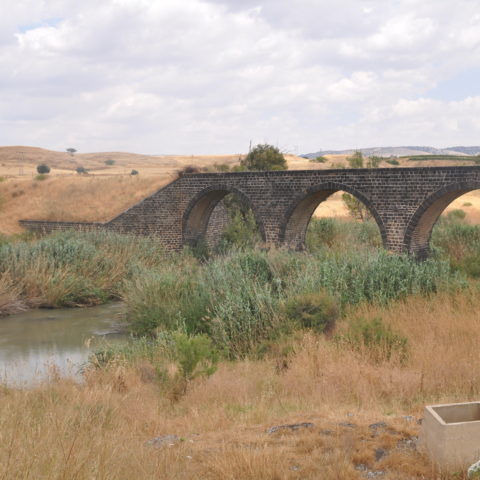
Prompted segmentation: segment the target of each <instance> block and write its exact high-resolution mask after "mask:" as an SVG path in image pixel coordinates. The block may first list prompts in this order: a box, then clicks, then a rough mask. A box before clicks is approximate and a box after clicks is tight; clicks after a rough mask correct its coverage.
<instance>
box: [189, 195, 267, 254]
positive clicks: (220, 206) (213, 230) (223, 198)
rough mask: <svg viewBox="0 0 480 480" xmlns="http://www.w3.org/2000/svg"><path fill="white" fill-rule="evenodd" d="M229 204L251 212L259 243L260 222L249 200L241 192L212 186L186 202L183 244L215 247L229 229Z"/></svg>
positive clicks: (230, 207) (260, 233)
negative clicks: (187, 204) (187, 203)
mask: <svg viewBox="0 0 480 480" xmlns="http://www.w3.org/2000/svg"><path fill="white" fill-rule="evenodd" d="M232 204H236V205H241V206H243V207H244V208H245V209H246V210H249V211H251V212H252V215H253V217H254V223H255V228H257V229H258V234H259V236H260V237H261V240H262V241H264V240H265V231H264V227H263V222H262V220H261V218H260V217H259V215H258V214H257V213H256V211H255V209H254V207H253V205H252V203H251V202H250V200H249V198H248V197H247V196H246V195H245V194H244V193H243V192H241V191H240V190H238V189H236V188H232V187H227V186H215V187H210V188H207V189H205V190H202V191H201V192H200V193H198V194H197V195H196V196H195V197H194V198H193V199H192V200H191V201H190V203H189V206H188V207H187V209H186V210H185V214H184V217H183V226H182V227H183V228H182V231H183V235H182V237H183V245H189V246H193V247H195V246H198V245H200V244H202V243H203V244H204V245H207V246H209V247H213V246H215V245H216V244H217V243H218V241H219V240H220V238H221V236H222V234H223V233H224V231H225V229H226V228H227V227H228V226H229V224H230V222H231V220H232V218H231V209H232Z"/></svg>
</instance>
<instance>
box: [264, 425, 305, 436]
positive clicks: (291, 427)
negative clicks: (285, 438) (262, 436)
mask: <svg viewBox="0 0 480 480" xmlns="http://www.w3.org/2000/svg"><path fill="white" fill-rule="evenodd" d="M313 426H314V425H313V423H309V422H303V423H292V424H290V425H278V426H276V427H270V428H269V429H268V430H267V433H268V434H271V433H275V432H278V431H279V430H299V429H300V428H312V427H313Z"/></svg>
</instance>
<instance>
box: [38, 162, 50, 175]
mask: <svg viewBox="0 0 480 480" xmlns="http://www.w3.org/2000/svg"><path fill="white" fill-rule="evenodd" d="M37 172H38V173H39V174H46V173H50V167H49V166H48V165H47V164H45V163H41V164H40V165H37Z"/></svg>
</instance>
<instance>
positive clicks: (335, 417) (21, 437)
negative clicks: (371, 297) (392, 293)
mask: <svg viewBox="0 0 480 480" xmlns="http://www.w3.org/2000/svg"><path fill="white" fill-rule="evenodd" d="M476 298H477V296H476V294H475V293H472V292H466V293H464V294H461V295H457V296H450V295H448V294H439V295H438V296H433V297H432V298H430V299H428V298H420V297H410V298H409V299H407V300H405V301H402V302H398V303H396V304H394V305H393V306H391V307H390V308H380V307H364V308H363V309H362V310H360V311H359V312H356V314H358V315H363V316H364V317H366V318H374V317H377V316H381V317H382V318H383V319H384V321H385V322H386V323H387V324H389V325H392V326H393V327H394V328H395V331H397V332H399V333H401V334H402V335H405V336H406V337H407V338H408V342H409V343H408V345H409V354H408V358H407V360H406V361H404V362H401V361H399V359H398V358H393V357H392V358H390V359H387V358H383V359H382V358H381V357H380V358H379V357H376V358H372V357H371V356H370V354H369V350H368V349H365V350H364V351H363V350H360V351H358V350H351V349H348V348H345V347H342V348H339V347H338V345H337V344H336V343H335V342H334V341H333V340H332V338H331V337H330V338H329V337H325V336H323V335H320V336H317V335H314V334H311V333H306V334H303V335H300V336H299V337H298V338H297V340H296V341H294V343H293V344H292V345H291V348H290V350H289V352H290V353H289V354H288V355H287V356H286V357H285V355H284V353H282V352H281V349H279V350H278V354H276V353H275V352H272V353H271V354H270V355H269V356H268V357H267V358H265V359H263V360H258V361H255V360H243V361H236V362H224V363H222V364H220V365H219V368H218V370H217V372H216V373H214V374H213V375H212V376H211V377H209V378H208V379H197V380H195V381H193V382H192V383H191V384H190V385H189V387H188V389H187V392H186V394H185V395H184V396H182V397H181V398H176V399H174V398H173V397H169V395H168V392H165V391H161V390H160V387H159V384H158V383H157V381H156V380H155V379H156V375H155V367H154V365H152V364H150V363H148V361H145V362H144V363H142V364H137V365H136V366H134V367H128V366H126V365H125V364H123V363H122V361H120V360H118V361H113V362H112V363H111V365H110V367H108V368H106V369H100V370H93V371H91V372H89V373H88V374H87V375H86V377H85V382H84V383H77V382H74V381H71V380H61V379H56V378H55V375H54V372H53V373H52V381H51V382H50V383H46V384H43V385H41V386H39V387H37V388H32V389H27V390H15V389H7V388H0V405H1V408H0V445H1V446H2V448H0V476H1V478H5V479H20V478H21V479H35V480H36V479H77V480H91V479H103V480H108V479H112V480H123V479H125V480H130V479H136V480H137V479H138V480H143V479H145V480H146V479H218V480H260V479H261V480H284V479H285V480H287V479H292V480H293V479H304V480H309V479H311V480H314V479H315V480H317V479H322V480H342V479H344V480H355V479H359V480H360V479H362V478H367V476H366V475H367V473H368V472H373V473H377V474H378V472H383V474H381V476H380V477H379V478H382V479H385V480H413V479H417V480H440V479H442V480H447V479H448V480H461V479H465V478H466V476H465V473H464V472H457V473H455V474H446V473H442V472H441V471H438V470H436V469H435V468H434V466H433V465H432V464H431V462H430V461H429V460H428V459H427V458H426V457H425V456H424V455H423V454H422V452H421V451H419V450H418V449H417V447H416V446H415V438H416V437H417V436H418V435H419V432H420V429H421V426H420V425H419V423H418V420H419V419H420V418H421V416H422V411H423V410H422V409H423V406H424V405H425V404H432V403H442V402H450V401H467V400H473V399H478V395H479V394H480V372H479V371H478V369H476V368H474V366H475V365H476V364H478V358H479V353H478V345H479V343H480V329H479V328H478V313H477V309H476ZM342 328H343V325H342V324H339V325H338V327H337V332H336V333H338V332H341V331H342ZM472 367H473V368H472ZM302 422H309V423H312V424H313V426H311V427H310V428H300V429H298V430H294V431H290V430H282V429H280V430H279V431H277V432H275V433H273V434H268V433H267V429H268V428H270V427H272V426H277V425H284V424H292V423H302ZM379 422H383V424H380V425H377V426H373V427H372V426H371V425H372V424H375V423H379ZM165 435H177V436H178V437H179V439H178V441H169V442H166V444H164V445H160V446H158V448H156V447H155V446H152V445H148V444H147V442H148V441H149V440H151V439H153V438H155V437H161V436H165Z"/></svg>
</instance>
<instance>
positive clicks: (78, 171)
mask: <svg viewBox="0 0 480 480" xmlns="http://www.w3.org/2000/svg"><path fill="white" fill-rule="evenodd" d="M76 170H77V173H79V174H82V173H88V170H87V169H86V168H85V167H82V166H80V167H77V168H76Z"/></svg>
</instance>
